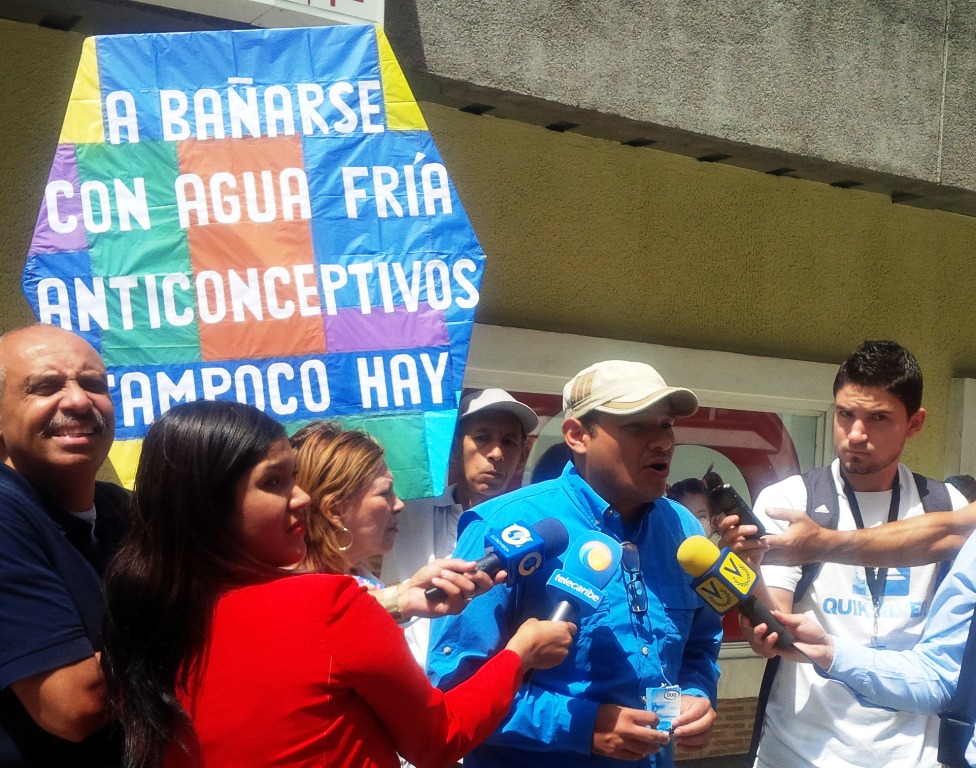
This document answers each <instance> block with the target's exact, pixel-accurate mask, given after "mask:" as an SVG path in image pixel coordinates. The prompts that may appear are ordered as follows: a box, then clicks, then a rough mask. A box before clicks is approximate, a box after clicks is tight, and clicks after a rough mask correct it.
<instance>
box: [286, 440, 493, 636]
mask: <svg viewBox="0 0 976 768" xmlns="http://www.w3.org/2000/svg"><path fill="white" fill-rule="evenodd" d="M291 442H292V445H293V446H294V447H295V449H296V451H297V460H298V484H299V486H300V487H302V488H304V489H305V490H306V492H307V493H308V494H309V496H311V498H312V503H311V507H310V510H309V513H308V520H307V527H306V532H305V539H306V542H307V545H308V548H307V553H306V555H305V559H304V560H303V561H302V563H301V567H302V569H304V570H307V571H316V572H319V573H345V574H349V575H351V576H354V577H355V578H356V579H357V580H358V581H359V582H360V583H361V584H364V585H365V586H367V587H368V588H369V589H370V592H371V594H373V595H374V596H375V597H376V599H377V600H379V601H380V603H381V604H382V605H383V607H384V608H386V610H387V612H388V613H389V614H390V615H391V616H393V618H394V619H396V620H397V621H406V620H408V619H412V618H414V617H425V618H435V617H437V616H445V615H448V614H456V613H460V612H461V611H462V610H463V609H464V607H465V606H466V605H467V603H468V602H470V601H471V600H472V599H473V598H474V597H476V596H477V595H480V594H483V593H484V592H487V591H488V590H489V589H491V588H492V586H494V584H495V583H500V582H501V581H503V580H504V576H505V574H504V572H501V573H499V574H497V575H496V576H495V580H494V581H493V580H492V578H491V577H490V576H488V575H487V574H486V573H482V572H480V571H476V570H475V563H474V562H471V561H466V560H456V559H442V560H435V561H434V562H432V563H430V564H429V565H426V566H424V567H423V568H421V569H420V570H419V571H417V572H416V573H415V574H414V575H413V576H411V577H410V578H409V579H406V580H404V581H401V582H399V583H398V584H394V585H391V586H386V585H385V584H383V582H382V581H381V580H380V578H379V576H378V575H377V574H376V573H375V572H374V570H373V567H374V566H373V565H372V563H374V562H376V561H377V560H378V559H380V558H382V556H383V555H385V554H386V553H387V552H389V551H390V550H391V549H392V548H393V542H394V539H395V538H396V535H397V530H398V529H397V515H399V513H400V511H401V510H402V509H403V502H402V501H401V500H400V499H399V498H398V497H397V495H396V491H395V490H394V489H393V474H392V473H391V472H390V469H389V467H388V466H387V464H386V459H385V455H384V452H383V448H382V446H380V444H379V443H377V442H376V441H375V440H374V439H373V438H372V437H370V436H369V435H368V434H367V433H366V432H363V431H362V430H357V429H351V430H347V429H344V428H343V427H342V425H340V424H338V423H336V422H331V421H318V422H315V423H313V424H309V425H308V426H306V427H303V428H302V429H300V430H299V431H298V432H296V433H295V435H294V436H293V437H292V440H291ZM430 586H435V587H440V588H441V589H442V590H443V591H444V592H445V594H446V595H447V597H446V599H444V600H442V601H438V602H433V603H432V602H430V601H429V600H428V599H427V598H426V597H425V595H424V591H425V590H426V589H427V588H428V587H430Z"/></svg>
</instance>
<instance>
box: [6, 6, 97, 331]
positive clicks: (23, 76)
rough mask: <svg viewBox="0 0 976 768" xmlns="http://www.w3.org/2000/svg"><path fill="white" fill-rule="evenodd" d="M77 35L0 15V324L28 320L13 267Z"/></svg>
mask: <svg viewBox="0 0 976 768" xmlns="http://www.w3.org/2000/svg"><path fill="white" fill-rule="evenodd" d="M81 41H82V38H81V37H80V36H78V35H70V34H66V33H64V32H55V31H53V30H48V29H42V28H40V27H35V26H30V25H27V24H15V23H13V22H6V21H0V51H3V67H2V69H0V104H2V105H3V110H2V111H0V210H2V211H3V218H4V221H3V225H2V226H0V328H9V327H10V326H12V325H20V324H22V323H25V322H30V321H31V320H32V319H33V315H32V314H31V311H30V307H28V305H27V302H26V301H25V300H24V298H23V294H22V293H21V291H20V274H21V271H22V270H23V265H24V258H25V257H26V255H27V248H28V246H29V245H30V238H31V233H32V232H33V231H34V223H35V221H37V212H38V210H40V202H41V196H42V195H43V194H44V183H45V181H47V172H48V169H49V168H50V167H51V158H53V157H54V150H55V148H56V147H57V143H58V134H59V133H60V130H61V118H62V117H63V115H64V108H65V105H66V104H67V102H68V93H69V92H70V91H71V83H72V81H73V80H74V76H75V67H76V66H77V65H78V56H79V53H80V51H81Z"/></svg>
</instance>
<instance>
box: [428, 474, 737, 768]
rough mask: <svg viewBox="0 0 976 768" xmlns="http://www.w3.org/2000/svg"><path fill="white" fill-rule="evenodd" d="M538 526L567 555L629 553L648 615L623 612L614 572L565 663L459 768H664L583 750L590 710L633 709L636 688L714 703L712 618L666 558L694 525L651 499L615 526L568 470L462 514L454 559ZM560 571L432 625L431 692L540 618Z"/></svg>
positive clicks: (622, 582)
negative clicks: (607, 546) (582, 548)
mask: <svg viewBox="0 0 976 768" xmlns="http://www.w3.org/2000/svg"><path fill="white" fill-rule="evenodd" d="M546 517H555V518H557V519H558V520H560V521H561V522H562V523H563V524H565V526H566V528H567V531H568V533H569V540H570V542H571V544H570V546H571V547H572V543H573V542H578V541H580V539H581V537H583V536H585V535H586V534H588V533H591V532H592V531H595V530H599V531H602V532H603V533H606V534H608V535H610V536H612V537H614V538H616V539H618V540H620V541H632V542H633V543H635V544H636V545H637V547H638V548H639V550H640V557H641V578H642V579H643V581H644V584H645V587H646V592H647V596H648V610H647V612H646V613H643V614H635V613H633V611H632V610H631V607H630V600H629V597H628V593H627V587H626V578H627V575H626V574H625V573H624V572H623V571H622V570H621V571H618V572H617V573H616V574H615V575H614V577H613V579H612V580H611V582H610V583H609V584H608V585H607V587H606V589H605V597H604V600H603V602H602V604H601V606H600V608H599V609H598V610H597V611H596V613H594V614H593V615H592V616H588V617H586V618H583V619H582V620H580V622H579V633H578V634H577V636H576V639H575V641H574V642H573V645H572V647H571V648H570V654H569V657H568V658H567V659H566V660H565V661H564V662H563V663H562V664H560V665H559V666H557V667H555V668H553V669H548V670H536V671H535V672H534V673H533V675H532V677H531V678H530V681H529V682H528V683H526V684H524V685H523V686H522V688H521V689H520V690H519V692H518V694H517V695H516V698H515V702H514V704H513V706H512V711H511V713H510V715H509V717H508V718H507V719H506V720H505V721H504V722H503V723H502V725H501V726H500V727H499V728H498V730H496V731H495V733H494V734H492V736H490V737H489V738H488V740H487V741H486V742H485V744H484V745H482V746H481V747H478V748H477V749H475V750H474V751H473V752H472V753H471V754H470V755H469V756H468V757H466V758H465V766H466V768H482V766H498V767H499V768H501V766H505V768H522V767H523V766H524V768H538V766H539V764H540V760H544V761H545V764H547V765H559V766H564V767H565V768H574V767H575V766H617V765H621V766H622V765H624V764H626V765H628V766H634V765H637V766H641V767H642V768H648V767H649V766H655V767H663V766H671V765H673V763H674V758H673V750H672V749H671V748H670V747H667V748H665V749H662V750H661V752H660V753H659V754H657V755H653V756H651V757H650V758H648V759H646V760H642V761H638V762H636V763H635V762H633V761H623V760H612V759H610V758H605V757H598V756H595V755H592V754H591V753H590V747H591V744H592V739H593V728H594V724H595V722H596V715H597V709H598V708H599V706H600V705H601V704H605V703H608V704H618V705H621V706H625V707H633V708H639V709H643V708H644V707H645V702H644V694H645V691H646V689H647V688H648V687H657V686H660V685H666V684H671V685H678V686H681V689H682V693H685V694H691V695H695V696H702V697H707V698H709V699H710V700H711V702H712V704H713V706H714V705H715V696H716V686H717V683H718V664H717V658H718V650H719V646H720V643H721V637H722V629H721V622H720V618H719V616H718V615H717V614H716V613H715V612H714V611H713V610H712V609H711V608H709V607H708V606H707V605H706V604H705V603H704V602H703V601H702V600H701V598H699V597H698V595H697V594H695V592H694V591H693V590H692V588H691V578H690V577H689V576H688V575H687V574H686V573H685V572H684V571H683V570H682V569H681V567H680V566H679V565H678V561H677V557H676V553H677V550H678V546H679V545H680V544H681V542H682V541H684V540H685V538H687V537H688V536H690V535H695V534H698V535H700V534H701V533H702V528H701V525H700V524H699V522H698V521H697V520H696V519H695V518H694V516H693V515H691V513H690V512H688V511H687V510H686V509H685V508H684V507H682V506H680V505H678V504H675V503H673V502H671V501H670V500H668V499H664V498H662V499H658V500H656V501H655V502H653V503H651V504H649V505H648V506H647V511H646V514H645V515H644V516H643V518H642V519H641V521H640V522H639V523H637V524H636V525H634V526H624V524H623V522H622V521H621V518H620V516H619V515H618V514H617V513H616V512H614V511H613V510H612V509H611V508H610V506H609V505H608V504H607V503H606V501H604V500H603V499H602V498H600V496H599V495H598V494H597V493H596V492H595V491H594V490H593V489H592V488H590V487H589V486H588V485H587V484H586V482H585V481H584V480H583V479H582V478H581V477H580V476H579V474H578V473H577V472H576V470H575V469H574V468H573V467H572V465H571V464H570V465H567V467H566V469H565V470H564V471H563V474H562V476H561V477H559V478H558V479H556V480H552V481H549V482H545V483H540V484H538V485H533V486H529V487H527V488H523V489H521V490H519V491H515V492H513V493H509V494H506V495H505V496H502V497H500V498H498V499H495V500H492V501H489V502H487V503H485V504H482V505H479V506H478V507H475V508H474V509H473V510H471V511H470V512H469V513H468V514H467V515H465V517H464V518H462V520H461V526H462V531H463V532H462V533H461V535H460V538H459V539H458V546H457V550H456V551H455V554H456V556H457V557H461V558H465V559H470V560H475V559H477V558H478V557H480V556H481V555H483V554H484V547H485V541H484V539H485V534H486V533H487V532H488V531H489V530H496V529H502V528H504V527H506V526H508V525H510V524H512V523H514V522H521V523H523V524H527V525H533V524H535V523H536V522H538V521H539V520H541V519H543V518H546ZM561 561H562V558H559V559H558V560H552V561H549V562H546V563H544V565H543V567H542V568H541V569H540V570H539V571H537V572H536V573H534V574H532V575H531V576H529V577H527V578H525V579H523V580H521V581H519V582H518V583H516V585H515V586H514V587H512V588H506V587H496V588H495V589H493V590H492V591H491V592H489V593H488V594H486V595H484V596H482V597H479V598H478V599H477V600H476V601H474V602H473V603H472V604H471V606H470V607H469V608H468V609H467V610H465V611H464V612H463V613H462V614H460V615H459V616H450V617H447V618H444V619H438V620H437V621H435V622H433V624H432V629H431V643H430V650H429V654H428V659H427V663H428V668H429V673H430V676H431V680H432V681H433V682H434V684H435V685H437V686H438V687H441V688H445V689H448V688H451V687H452V686H454V685H456V684H457V683H459V682H460V681H462V680H464V679H466V678H467V677H469V676H470V675H471V674H472V672H473V671H474V670H475V669H477V668H478V667H479V666H480V665H481V664H482V663H483V662H484V660H485V659H486V658H487V657H489V656H491V655H493V654H494V653H496V652H498V651H499V650H500V649H501V648H503V647H504V646H505V644H506V643H507V642H508V640H509V639H510V638H511V636H512V635H513V634H514V632H515V630H516V629H517V628H518V627H519V625H520V624H521V623H522V622H523V621H525V619H527V618H529V617H536V618H545V617H546V616H548V615H549V612H550V611H551V610H552V601H551V599H550V597H549V596H548V595H547V593H546V588H545V584H546V581H547V580H548V578H549V576H550V574H551V573H552V572H553V571H554V570H555V569H556V568H559V567H561V566H562V562H561ZM542 752H544V753H545V755H544V757H543V756H542V755H541V754H540V753H542Z"/></svg>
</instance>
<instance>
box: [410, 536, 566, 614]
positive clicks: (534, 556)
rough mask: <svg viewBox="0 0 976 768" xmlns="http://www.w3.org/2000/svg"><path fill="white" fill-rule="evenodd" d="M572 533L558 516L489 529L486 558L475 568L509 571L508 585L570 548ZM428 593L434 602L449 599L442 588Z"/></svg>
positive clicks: (506, 580)
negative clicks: (568, 544)
mask: <svg viewBox="0 0 976 768" xmlns="http://www.w3.org/2000/svg"><path fill="white" fill-rule="evenodd" d="M567 543H569V534H568V533H567V532H566V526H565V525H563V524H562V523H561V522H560V521H559V520H557V519H556V518H554V517H546V518H543V519H542V520H540V521H539V522H537V523H535V524H533V525H526V524H525V523H522V522H515V523H512V524H511V525H508V526H506V527H505V528H502V529H500V530H499V529H495V530H493V531H489V532H488V534H487V535H486V536H485V554H484V557H481V558H479V559H478V560H477V561H476V565H475V569H476V570H478V571H484V572H485V573H487V574H488V575H489V576H491V577H492V578H494V577H495V574H496V573H498V572H499V571H502V570H504V571H506V572H507V573H508V578H506V579H505V584H506V586H509V587H510V586H512V585H513V584H515V582H516V581H518V580H519V579H522V578H525V577H526V576H530V575H531V574H533V573H535V572H536V571H537V570H539V568H541V567H542V564H543V563H544V562H545V561H546V560H547V559H550V558H553V557H558V556H559V555H561V554H562V553H563V552H564V551H565V550H566V544H567ZM424 596H425V597H426V598H427V599H428V600H429V601H431V602H432V603H436V602H439V601H441V600H446V599H447V593H446V592H445V591H444V590H443V589H441V588H440V587H428V588H427V589H426V590H424Z"/></svg>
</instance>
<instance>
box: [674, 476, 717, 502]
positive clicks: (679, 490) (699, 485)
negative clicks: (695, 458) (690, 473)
mask: <svg viewBox="0 0 976 768" xmlns="http://www.w3.org/2000/svg"><path fill="white" fill-rule="evenodd" d="M693 493H699V494H701V495H702V496H704V497H705V498H706V499H707V498H708V487H707V486H706V485H705V481H704V480H700V479H699V478H697V477H686V478H685V479H684V480H679V481H678V482H676V483H674V484H673V485H671V486H670V487H669V488H668V494H667V495H668V498H669V499H671V500H672V501H677V502H680V501H681V500H682V499H683V498H684V497H685V496H688V495H690V494H693Z"/></svg>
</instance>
